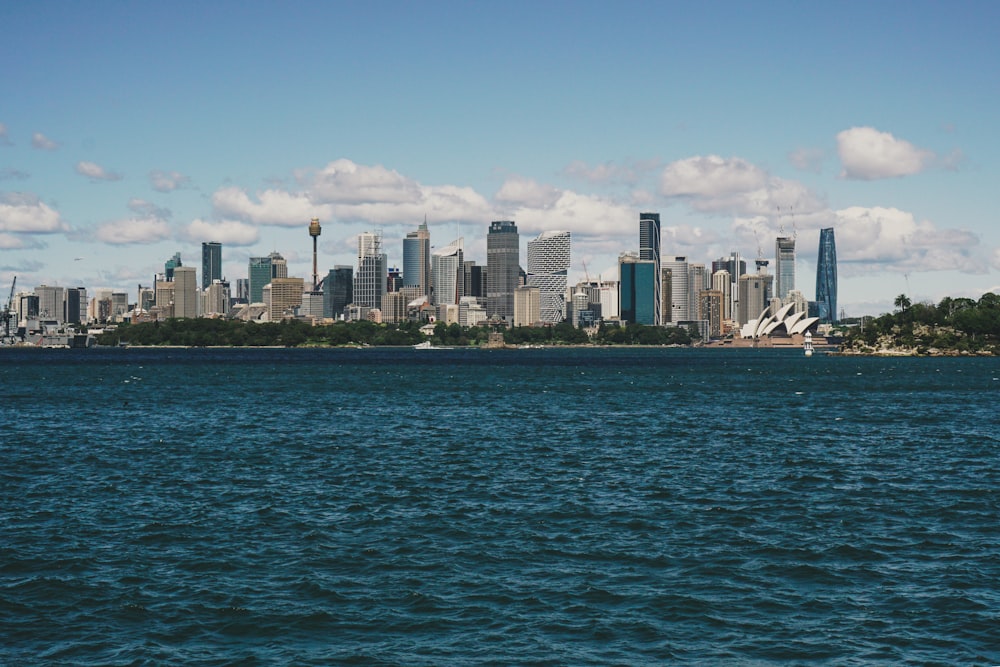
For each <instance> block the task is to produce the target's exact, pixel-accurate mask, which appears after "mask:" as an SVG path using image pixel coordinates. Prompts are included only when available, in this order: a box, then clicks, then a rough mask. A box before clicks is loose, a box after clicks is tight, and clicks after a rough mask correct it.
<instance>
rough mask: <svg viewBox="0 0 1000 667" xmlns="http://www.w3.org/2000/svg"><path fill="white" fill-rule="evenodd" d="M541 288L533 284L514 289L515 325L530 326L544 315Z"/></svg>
mask: <svg viewBox="0 0 1000 667" xmlns="http://www.w3.org/2000/svg"><path fill="white" fill-rule="evenodd" d="M541 307H542V296H541V290H540V289H538V288H537V287H535V286H532V285H524V286H523V287H517V288H515V289H514V326H515V327H530V326H531V325H532V324H535V323H536V322H539V321H540V319H539V318H541V316H542V310H541Z"/></svg>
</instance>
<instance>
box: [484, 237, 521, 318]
mask: <svg viewBox="0 0 1000 667" xmlns="http://www.w3.org/2000/svg"><path fill="white" fill-rule="evenodd" d="M520 261H521V250H520V236H519V235H518V233H517V225H516V224H514V222H513V221H512V220H495V221H493V222H492V223H490V229H489V232H488V233H487V234H486V267H487V270H486V311H487V313H488V314H489V316H490V317H491V318H497V319H504V320H511V319H513V317H514V290H515V289H517V286H518V283H519V278H520V270H521V266H520Z"/></svg>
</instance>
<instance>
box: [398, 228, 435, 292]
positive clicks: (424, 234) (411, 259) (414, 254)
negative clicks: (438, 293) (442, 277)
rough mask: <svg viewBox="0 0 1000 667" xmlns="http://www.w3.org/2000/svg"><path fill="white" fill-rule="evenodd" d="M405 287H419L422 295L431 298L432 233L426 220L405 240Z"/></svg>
mask: <svg viewBox="0 0 1000 667" xmlns="http://www.w3.org/2000/svg"><path fill="white" fill-rule="evenodd" d="M403 287H419V288H420V293H421V294H426V295H427V296H428V297H429V296H430V289H431V233H430V232H429V231H428V230H427V219H426V218H424V221H423V223H421V224H420V226H419V227H417V231H415V232H410V233H409V234H407V235H406V238H404V239H403Z"/></svg>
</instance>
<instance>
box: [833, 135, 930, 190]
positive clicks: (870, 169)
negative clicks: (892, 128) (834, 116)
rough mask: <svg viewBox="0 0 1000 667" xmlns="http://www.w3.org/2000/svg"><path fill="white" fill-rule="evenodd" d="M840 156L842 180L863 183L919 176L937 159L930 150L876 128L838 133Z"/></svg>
mask: <svg viewBox="0 0 1000 667" xmlns="http://www.w3.org/2000/svg"><path fill="white" fill-rule="evenodd" d="M837 154H838V155H839V156H840V163H841V165H842V166H843V171H842V172H841V174H840V175H841V177H842V178H847V179H851V180H860V181H872V180H877V179H883V178H898V177H900V176H910V175H912V174H918V173H920V172H921V171H923V170H924V169H926V168H927V167H928V166H930V165H931V164H932V163H933V161H934V160H935V155H934V153H932V152H931V151H927V150H923V149H921V148H917V147H916V146H914V145H913V144H911V143H910V142H908V141H904V140H903V139H897V138H896V137H894V136H892V135H891V134H889V133H888V132H879V131H878V130H876V129H875V128H873V127H852V128H851V129H849V130H844V131H843V132H841V133H840V134H838V135H837Z"/></svg>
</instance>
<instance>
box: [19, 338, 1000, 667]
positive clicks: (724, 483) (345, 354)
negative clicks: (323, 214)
mask: <svg viewBox="0 0 1000 667" xmlns="http://www.w3.org/2000/svg"><path fill="white" fill-rule="evenodd" d="M0 380H2V387H3V394H2V396H0V424H2V426H3V431H2V434H0V664H4V665H7V664H9V665H33V664H55V665H63V664H65V665H85V664H101V665H144V664H148V665H230V664H240V665H272V664H289V665H327V664H356V665H493V664H495V665H508V664H510V665H515V664H516V665H613V664H621V665H649V664H720V663H725V664H810V665H812V664H830V665H852V664H854V665H861V664H942V665H944V664H964V665H975V664H981V665H988V664H1000V451H998V447H1000V415H998V406H1000V400H998V399H1000V360H998V359H912V358H891V359H886V358H853V357H834V356H816V357H813V358H811V359H805V358H803V357H802V356H801V353H797V352H789V351H774V350H762V351H753V350H726V351H720V350H712V351H697V350H686V349H670V350H658V349H640V350H627V349H598V350H589V349H569V350H519V351H485V350H461V349H458V350H452V351H445V350H440V351H415V350H409V349H366V350H140V349H125V350H91V351H62V350H50V351H34V350H30V351H15V350H2V351H0Z"/></svg>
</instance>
